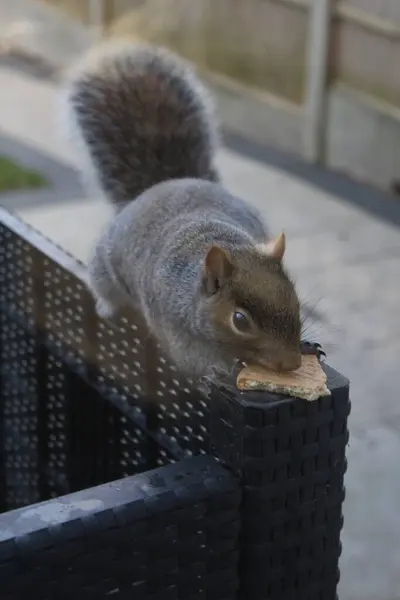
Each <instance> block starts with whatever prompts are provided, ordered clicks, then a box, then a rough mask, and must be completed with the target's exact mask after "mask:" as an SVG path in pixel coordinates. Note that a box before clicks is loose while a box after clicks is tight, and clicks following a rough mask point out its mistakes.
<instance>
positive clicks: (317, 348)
mask: <svg viewBox="0 0 400 600" xmlns="http://www.w3.org/2000/svg"><path fill="white" fill-rule="evenodd" d="M300 347H301V353H302V354H312V355H313V356H316V357H317V358H318V360H323V359H325V358H326V353H325V351H324V350H323V348H322V346H321V344H318V342H308V341H306V340H301V342H300Z"/></svg>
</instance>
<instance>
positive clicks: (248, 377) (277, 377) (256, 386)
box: [236, 355, 330, 401]
mask: <svg viewBox="0 0 400 600" xmlns="http://www.w3.org/2000/svg"><path fill="white" fill-rule="evenodd" d="M236 385H237V387H238V389H239V390H242V391H245V390H247V391H249V390H263V391H266V392H272V393H275V394H285V395H287V396H295V397H296V398H304V400H309V401H312V400H318V398H320V397H321V396H330V391H329V389H328V388H327V386H326V375H325V373H324V371H323V369H322V367H321V365H320V363H319V360H318V358H317V357H316V356H313V355H304V356H302V361H301V367H300V368H299V369H297V370H296V371H289V372H285V373H278V372H276V371H272V370H270V369H267V368H264V367H257V366H247V367H245V368H244V369H242V370H241V371H240V373H239V375H238V376H237V380H236Z"/></svg>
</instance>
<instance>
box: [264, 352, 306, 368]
mask: <svg viewBox="0 0 400 600" xmlns="http://www.w3.org/2000/svg"><path fill="white" fill-rule="evenodd" d="M300 365H301V355H299V356H297V355H295V356H290V357H286V358H280V359H278V360H274V361H271V366H270V369H273V370H274V371H295V370H296V369H298V368H299V367H300Z"/></svg>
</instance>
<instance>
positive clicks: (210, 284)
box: [204, 246, 232, 294]
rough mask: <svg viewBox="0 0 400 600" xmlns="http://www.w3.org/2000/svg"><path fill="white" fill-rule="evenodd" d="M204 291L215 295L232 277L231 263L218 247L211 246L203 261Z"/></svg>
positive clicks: (223, 251) (224, 252) (225, 253)
mask: <svg viewBox="0 0 400 600" xmlns="http://www.w3.org/2000/svg"><path fill="white" fill-rule="evenodd" d="M204 274H205V284H206V290H207V292H208V293H209V294H215V293H216V292H218V290H219V289H220V288H221V287H222V286H223V284H224V282H225V281H226V280H227V279H228V278H229V277H230V276H231V275H232V263H231V260H230V257H229V255H228V253H227V252H226V251H225V250H223V249H222V248H220V247H219V246H212V247H211V248H210V249H209V251H208V252H207V256H206V259H205V261H204Z"/></svg>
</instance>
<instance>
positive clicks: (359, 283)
mask: <svg viewBox="0 0 400 600" xmlns="http://www.w3.org/2000/svg"><path fill="white" fill-rule="evenodd" d="M104 36H129V37H131V38H132V39H146V40H149V41H152V42H156V43H160V44H162V45H165V46H168V47H170V48H172V49H173V50H175V51H177V52H179V53H180V54H182V55H183V56H185V57H186V58H188V59H189V60H191V61H193V63H194V64H195V65H196V66H197V67H198V70H199V73H200V74H201V76H202V78H203V79H204V81H205V82H206V84H207V85H208V86H209V88H210V90H211V91H212V93H213V95H214V97H215V100H216V103H217V108H218V113H219V117H220V120H221V123H222V129H223V147H222V149H221V151H220V153H219V157H218V161H219V166H220V169H221V171H222V174H223V176H224V180H225V184H226V186H227V187H229V188H230V189H231V190H232V191H234V192H235V193H237V194H240V195H242V196H243V197H245V198H247V199H248V200H250V201H251V202H253V203H254V205H256V206H258V207H259V208H260V209H261V210H262V211H263V213H264V214H265V217H266V219H267V220H268V222H269V223H270V227H271V230H272V231H273V232H277V231H279V230H281V229H284V230H285V232H286V234H287V240H288V252H287V264H288V267H289V268H290V270H291V271H292V273H293V274H294V275H295V278H296V281H297V285H298V288H299V290H300V295H301V297H302V299H303V301H304V303H305V310H306V312H307V316H308V326H309V330H308V332H307V335H308V337H309V338H310V339H313V340H318V341H320V342H321V343H322V344H323V345H324V346H325V348H326V350H327V353H328V362H329V363H330V364H331V365H332V366H333V367H335V368H337V369H338V370H340V371H341V372H342V373H343V374H344V375H346V376H347V377H349V378H350V380H351V391H352V394H351V396H352V415H351V418H350V445H349V448H348V462H349V469H348V473H347V476H346V488H347V497H346V501H345V509H344V513H345V515H344V516H345V525H344V530H343V534H342V543H343V554H342V559H341V583H340V594H339V597H340V600H399V599H400V570H399V566H400V513H399V507H400V394H399V387H400V383H399V376H398V373H399V371H400V359H399V356H400V229H399V228H400V202H399V197H398V194H399V193H400V0H347V1H345V2H342V1H339V0H46V1H44V0H43V1H40V0H0V203H1V204H3V205H4V206H6V207H7V208H9V209H11V210H13V211H15V212H17V213H18V214H20V215H21V216H22V218H23V219H24V220H25V221H27V222H28V223H30V224H32V225H33V226H34V227H36V228H37V229H38V230H40V231H42V232H43V233H44V234H45V235H46V236H48V237H49V238H51V239H52V240H54V241H55V242H56V243H58V244H59V245H61V246H63V247H64V248H65V249H66V250H68V251H69V252H70V253H72V254H73V255H75V256H76V257H78V258H79V259H81V260H83V261H85V260H86V258H87V253H88V251H89V249H90V247H91V245H92V243H93V242H94V240H95V239H96V238H97V236H98V235H99V232H100V230H101V228H102V227H103V225H104V224H105V222H106V221H107V220H108V219H109V218H110V216H111V214H112V209H111V207H109V206H108V205H107V202H106V201H105V200H104V199H102V198H99V197H89V196H87V195H86V193H85V192H84V190H83V188H82V186H81V183H80V178H79V175H78V172H77V167H78V166H79V165H78V163H77V160H78V159H77V157H76V156H75V155H74V154H73V152H72V149H71V148H70V147H69V146H68V143H67V142H66V140H65V138H64V137H63V136H62V133H61V131H62V123H60V119H59V111H58V104H57V101H58V96H57V88H58V81H59V79H60V77H61V76H62V69H63V68H64V67H65V66H67V65H68V64H69V63H70V62H71V61H72V60H75V59H76V58H77V57H79V56H80V55H81V54H82V53H83V52H84V51H85V50H86V49H87V48H88V47H89V46H91V45H92V44H94V43H97V42H98V41H99V40H100V39H101V38H102V37H104Z"/></svg>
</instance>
